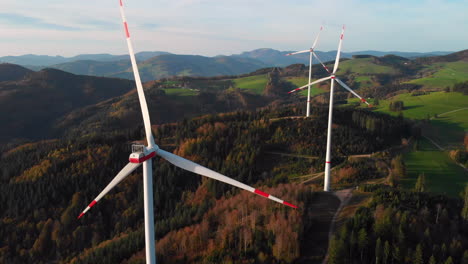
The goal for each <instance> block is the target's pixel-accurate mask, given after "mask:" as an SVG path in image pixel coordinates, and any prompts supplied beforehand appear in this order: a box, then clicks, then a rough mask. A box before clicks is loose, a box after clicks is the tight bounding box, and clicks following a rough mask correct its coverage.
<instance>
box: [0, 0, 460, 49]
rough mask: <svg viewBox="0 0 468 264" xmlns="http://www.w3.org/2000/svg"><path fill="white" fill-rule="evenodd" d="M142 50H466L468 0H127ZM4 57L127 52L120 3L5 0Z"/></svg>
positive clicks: (0, 15)
mask: <svg viewBox="0 0 468 264" xmlns="http://www.w3.org/2000/svg"><path fill="white" fill-rule="evenodd" d="M124 6H125V11H126V16H127V20H128V23H129V29H130V33H131V36H132V41H133V45H134V48H135V50H136V52H139V51H167V52H171V53H175V54H199V55H205V56H215V55H221V54H223V55H231V54H239V53H241V52H243V51H250V50H254V49H257V48H273V49H278V50H282V51H286V50H287V51H293V50H303V49H307V48H309V47H310V46H311V44H312V42H313V40H314V39H315V37H316V35H317V33H318V31H319V28H320V26H321V25H323V27H324V30H323V32H322V34H321V36H320V40H319V43H318V45H317V47H316V49H317V50H321V51H329V50H336V49H337V45H338V39H339V35H340V32H341V27H342V25H343V24H345V25H346V31H345V37H344V42H343V51H345V52H346V51H347V52H350V51H362V50H379V51H417V52H428V51H459V50H463V49H467V48H468V33H467V32H468V19H466V11H467V10H468V0H445V1H443V0H406V1H404V0H321V1H317V0H287V1H286V0H127V1H125V0H124ZM0 31H1V32H2V37H1V38H0V56H8V55H15V56H16V55H23V54H40V55H52V56H55V55H61V56H74V55H78V54H90V53H93V54H94V53H110V54H126V53H127V46H126V43H125V37H124V32H123V29H122V23H121V18H120V13H119V0H98V1H87V0H84V1H71V0H47V1H39V0H24V1H18V0H2V7H1V9H0Z"/></svg>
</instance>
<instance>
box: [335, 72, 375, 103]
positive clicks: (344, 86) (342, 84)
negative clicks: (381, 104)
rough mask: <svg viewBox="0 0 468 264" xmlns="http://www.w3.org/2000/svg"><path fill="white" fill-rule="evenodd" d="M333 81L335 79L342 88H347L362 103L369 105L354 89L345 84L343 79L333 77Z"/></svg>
mask: <svg viewBox="0 0 468 264" xmlns="http://www.w3.org/2000/svg"><path fill="white" fill-rule="evenodd" d="M335 81H337V82H338V83H339V84H340V85H341V86H342V87H343V88H345V89H346V90H348V91H349V92H350V93H352V94H353V95H354V96H356V97H357V98H359V99H360V100H361V102H363V103H366V104H367V106H369V107H371V105H370V104H369V103H368V102H367V101H366V99H364V98H362V97H361V96H360V95H359V94H357V93H356V92H355V91H353V90H352V89H351V88H349V86H348V85H346V84H345V83H344V82H343V81H341V80H340V79H338V78H335Z"/></svg>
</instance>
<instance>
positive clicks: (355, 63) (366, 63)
mask: <svg viewBox="0 0 468 264" xmlns="http://www.w3.org/2000/svg"><path fill="white" fill-rule="evenodd" d="M347 72H349V73H358V74H379V73H386V74H396V73H397V72H398V71H397V70H396V69H394V68H392V67H390V66H384V65H377V64H375V63H373V62H372V58H360V59H352V60H346V61H343V62H340V65H339V70H338V72H337V74H336V75H337V76H339V75H342V74H346V73H347Z"/></svg>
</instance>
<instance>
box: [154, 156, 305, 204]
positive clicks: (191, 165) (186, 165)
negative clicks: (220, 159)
mask: <svg viewBox="0 0 468 264" xmlns="http://www.w3.org/2000/svg"><path fill="white" fill-rule="evenodd" d="M156 153H157V154H158V155H159V156H161V157H162V158H164V159H165V160H167V161H168V162H170V163H172V164H174V165H175V166H177V167H179V168H182V169H184V170H187V171H190V172H194V173H196V174H199V175H202V176H206V177H209V178H212V179H215V180H218V181H222V182H224V183H227V184H230V185H233V186H236V187H238V188H241V189H244V190H246V191H249V192H253V193H256V194H258V195H260V196H263V197H266V198H268V199H270V200H273V201H275V202H278V203H280V204H284V205H287V206H289V207H292V208H297V206H295V205H293V204H290V203H288V202H285V201H283V200H281V199H279V198H276V197H274V196H272V195H270V194H268V193H265V192H262V191H260V190H258V189H255V188H253V187H250V186H249V185H247V184H244V183H242V182H239V181H236V180H234V179H231V178H229V177H227V176H224V175H222V174H220V173H217V172H215V171H213V170H210V169H208V168H206V167H203V166H201V165H199V164H197V163H195V162H192V161H190V160H187V159H184V158H182V157H179V156H177V155H175V154H172V153H170V152H167V151H164V150H162V149H158V150H157V151H156Z"/></svg>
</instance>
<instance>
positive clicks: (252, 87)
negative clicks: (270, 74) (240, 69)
mask: <svg viewBox="0 0 468 264" xmlns="http://www.w3.org/2000/svg"><path fill="white" fill-rule="evenodd" d="M232 81H233V82H234V86H235V87H236V88H240V89H246V90H249V91H251V92H253V93H255V94H262V93H263V90H265V86H266V84H267V82H268V78H267V75H266V74H265V75H255V76H249V77H243V78H238V79H234V80H232Z"/></svg>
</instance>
